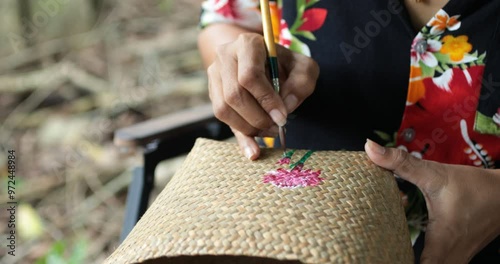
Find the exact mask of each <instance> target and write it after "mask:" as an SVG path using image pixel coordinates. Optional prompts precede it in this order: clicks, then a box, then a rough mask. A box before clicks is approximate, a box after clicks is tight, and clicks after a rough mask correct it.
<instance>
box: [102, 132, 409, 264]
mask: <svg viewBox="0 0 500 264" xmlns="http://www.w3.org/2000/svg"><path fill="white" fill-rule="evenodd" d="M304 153H305V151H304V150H297V151H296V153H295V155H294V157H296V158H297V157H301V155H303V154H304ZM281 154H282V152H281V151H279V150H274V149H264V150H263V151H262V153H261V158H259V160H257V161H248V160H247V159H245V158H244V157H243V156H242V155H241V153H240V151H239V149H238V146H237V145H236V144H235V143H227V142H218V141H212V140H207V139H202V138H200V139H198V140H197V141H196V144H195V146H194V147H193V149H192V150H191V152H190V153H189V155H188V156H187V158H186V160H185V161H184V164H183V165H182V167H181V168H180V169H179V170H178V171H177V173H176V174H175V175H174V177H173V178H172V180H171V181H170V182H169V184H168V185H167V186H166V187H165V189H164V190H163V191H162V192H161V193H160V195H159V196H158V197H157V199H156V200H155V201H154V202H153V203H152V205H151V206H150V208H149V209H148V211H147V212H146V213H145V215H144V216H143V218H142V219H141V220H140V221H139V222H138V224H137V225H136V226H135V228H134V229H133V230H132V232H131V233H130V234H129V236H128V237H127V238H126V239H125V241H124V242H123V243H122V244H121V245H120V246H119V247H118V248H117V249H116V251H115V252H113V254H112V255H111V256H110V257H109V258H108V259H107V260H106V263H138V262H144V261H146V260H152V259H155V258H160V257H163V258H162V260H163V261H162V262H155V263H254V262H251V261H248V259H247V261H246V262H245V260H244V258H242V260H240V261H239V262H238V261H227V260H226V261H227V262H224V261H222V259H223V256H224V255H228V256H242V257H243V256H251V257H262V258H269V259H274V260H276V261H278V260H290V261H297V262H295V263H413V252H412V249H411V243H410V237H409V232H408V228H407V223H406V218H405V214H404V209H403V207H402V204H401V200H400V196H399V191H398V188H397V185H396V182H395V180H394V177H393V176H392V173H390V172H388V171H386V170H383V169H381V168H379V167H377V166H375V165H374V164H373V163H372V162H371V161H370V160H369V159H368V157H367V156H366V154H365V153H364V152H347V151H318V152H315V153H314V154H313V155H312V156H311V157H310V158H309V160H307V162H306V163H305V167H308V168H311V169H316V170H317V169H321V177H322V178H325V180H324V182H323V183H322V184H321V185H319V186H316V187H300V188H295V189H282V188H278V187H276V186H273V185H271V184H267V183H263V182H262V178H263V175H264V174H265V173H266V172H268V171H271V170H274V169H276V168H278V167H279V166H278V165H276V161H277V160H278V159H279V158H280V157H281ZM196 255H202V256H204V255H206V256H207V258H206V260H205V261H203V260H202V258H201V259H200V257H199V256H198V257H197V258H195V257H194V256H196ZM176 256H188V257H187V258H186V257H184V259H185V261H181V262H175V261H173V260H175V258H173V257H176ZM189 256H193V260H194V259H197V260H196V261H187V260H189ZM208 256H210V257H208ZM214 256H215V261H214ZM217 256H220V261H217ZM169 258H172V259H171V260H172V261H170V262H169V261H167V260H168V259H169ZM209 259H210V261H209ZM148 263H149V262H148ZM255 263H264V262H263V261H256V262H255ZM266 263H271V262H266ZM277 263H278V262H277ZM280 263H281V262H280Z"/></svg>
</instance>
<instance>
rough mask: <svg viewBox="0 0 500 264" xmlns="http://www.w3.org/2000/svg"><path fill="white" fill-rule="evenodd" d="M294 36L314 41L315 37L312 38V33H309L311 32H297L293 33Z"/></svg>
mask: <svg viewBox="0 0 500 264" xmlns="http://www.w3.org/2000/svg"><path fill="white" fill-rule="evenodd" d="M295 35H298V36H302V37H304V38H306V39H310V40H316V37H315V36H314V34H313V33H311V31H297V32H295Z"/></svg>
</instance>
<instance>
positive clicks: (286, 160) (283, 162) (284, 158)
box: [276, 157, 290, 165]
mask: <svg viewBox="0 0 500 264" xmlns="http://www.w3.org/2000/svg"><path fill="white" fill-rule="evenodd" d="M276 164H278V165H284V164H290V158H289V157H283V158H281V159H280V160H278V162H276Z"/></svg>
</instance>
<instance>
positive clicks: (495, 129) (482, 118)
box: [474, 111, 500, 135]
mask: <svg viewBox="0 0 500 264" xmlns="http://www.w3.org/2000/svg"><path fill="white" fill-rule="evenodd" d="M474 130H475V131H477V132H479V133H483V134H493V135H500V126H498V125H497V124H496V123H495V122H494V121H493V118H492V117H488V116H486V115H483V114H481V113H480V112H479V111H478V112H476V122H475V124H474Z"/></svg>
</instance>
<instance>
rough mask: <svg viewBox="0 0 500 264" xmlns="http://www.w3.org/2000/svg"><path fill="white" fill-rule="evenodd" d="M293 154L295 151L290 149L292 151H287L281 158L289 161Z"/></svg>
mask: <svg viewBox="0 0 500 264" xmlns="http://www.w3.org/2000/svg"><path fill="white" fill-rule="evenodd" d="M293 153H295V149H292V150H289V151H287V152H285V153H283V157H282V158H289V159H291V158H292V156H293Z"/></svg>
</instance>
